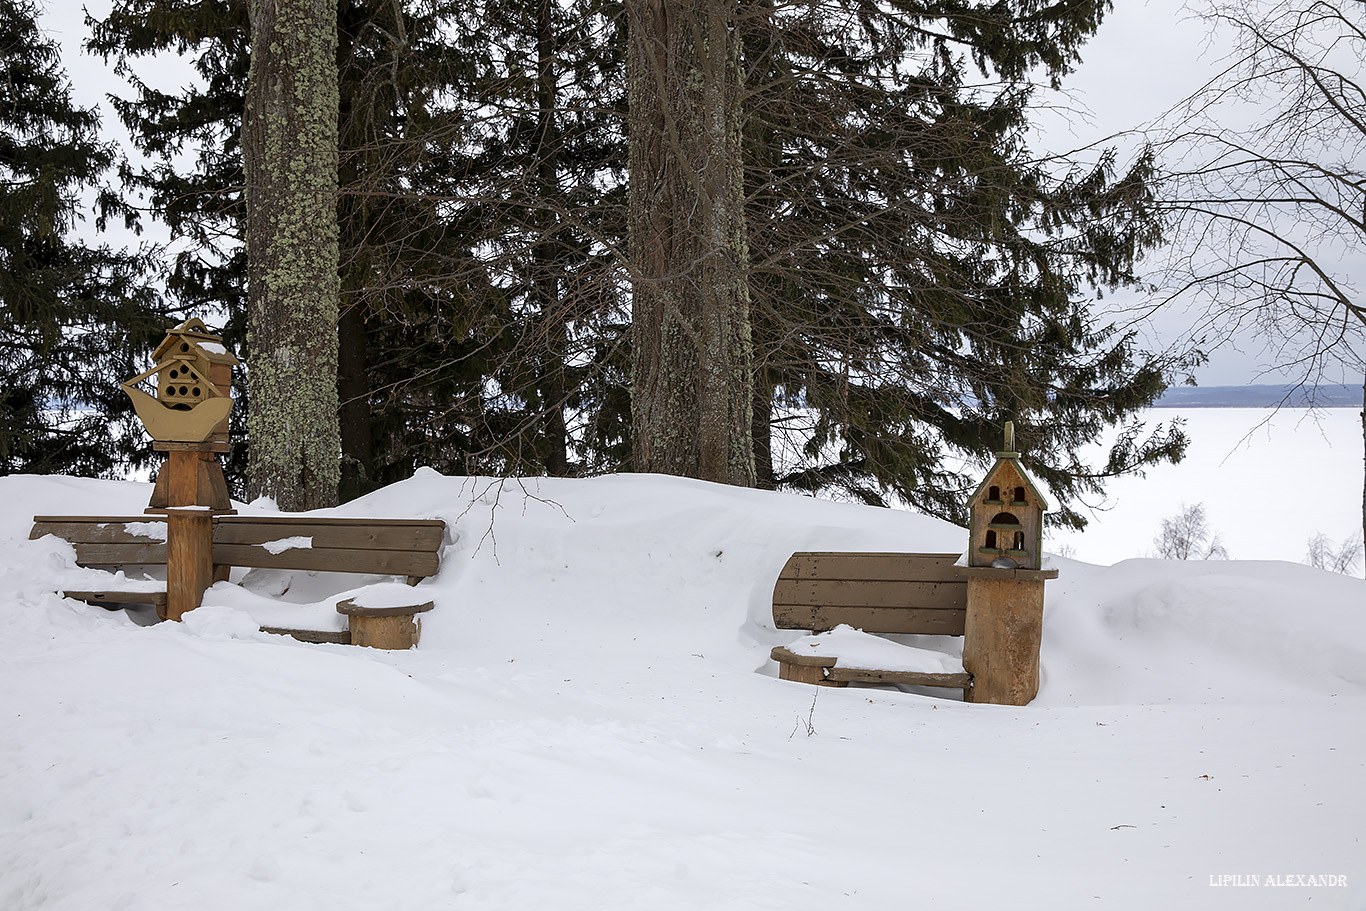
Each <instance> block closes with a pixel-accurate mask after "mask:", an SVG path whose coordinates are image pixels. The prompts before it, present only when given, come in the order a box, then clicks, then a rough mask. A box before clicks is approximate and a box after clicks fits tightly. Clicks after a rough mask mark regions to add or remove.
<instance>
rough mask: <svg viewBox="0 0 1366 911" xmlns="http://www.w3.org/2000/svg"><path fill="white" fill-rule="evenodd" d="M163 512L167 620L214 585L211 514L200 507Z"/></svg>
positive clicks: (180, 613) (188, 607)
mask: <svg viewBox="0 0 1366 911" xmlns="http://www.w3.org/2000/svg"><path fill="white" fill-rule="evenodd" d="M165 512H166V619H167V620H179V619H180V618H181V617H182V616H184V615H185V613H186V612H187V611H192V610H194V609H195V608H196V607H198V606H199V604H200V602H201V601H203V599H204V591H205V589H207V588H208V587H209V586H210V585H212V584H213V576H214V568H213V516H212V515H211V514H210V513H209V512H208V511H207V510H203V509H193V510H192V509H167V510H166V511H165Z"/></svg>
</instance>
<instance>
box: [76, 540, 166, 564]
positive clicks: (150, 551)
mask: <svg viewBox="0 0 1366 911" xmlns="http://www.w3.org/2000/svg"><path fill="white" fill-rule="evenodd" d="M72 546H74V547H75V548H76V562H77V563H78V564H79V565H81V566H130V565H133V566H137V565H143V566H155V565H162V564H164V563H165V562H166V545H165V544H164V543H160V542H158V543H155V544H148V543H143V544H74V545H72Z"/></svg>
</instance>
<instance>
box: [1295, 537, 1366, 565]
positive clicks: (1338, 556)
mask: <svg viewBox="0 0 1366 911" xmlns="http://www.w3.org/2000/svg"><path fill="white" fill-rule="evenodd" d="M1361 554H1362V535H1361V532H1360V531H1358V532H1356V533H1355V534H1353V535H1351V536H1349V537H1348V538H1347V540H1345V541H1343V542H1342V544H1340V545H1334V544H1333V542H1332V541H1331V540H1330V539H1329V538H1328V536H1327V535H1325V534H1324V533H1323V532H1319V533H1318V534H1316V535H1314V536H1313V537H1312V538H1310V539H1309V551H1308V553H1306V554H1305V557H1304V562H1306V563H1308V564H1309V565H1310V566H1312V567H1314V568H1315V569H1326V570H1328V571H1329V572H1335V573H1342V574H1343V575H1345V576H1350V575H1353V574H1354V573H1355V572H1356V568H1357V564H1358V563H1360V562H1361Z"/></svg>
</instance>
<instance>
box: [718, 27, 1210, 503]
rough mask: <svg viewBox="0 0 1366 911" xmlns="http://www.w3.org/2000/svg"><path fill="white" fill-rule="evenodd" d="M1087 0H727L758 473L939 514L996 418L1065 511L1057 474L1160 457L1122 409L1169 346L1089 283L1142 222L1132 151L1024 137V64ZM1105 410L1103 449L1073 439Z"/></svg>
mask: <svg viewBox="0 0 1366 911" xmlns="http://www.w3.org/2000/svg"><path fill="white" fill-rule="evenodd" d="M1106 8H1107V4H1105V3H1103V2H1099V0H1097V2H1083V3H1077V4H1069V5H1067V6H1066V7H1051V6H1050V7H1040V6H1036V5H1033V4H1028V3H1020V4H1009V5H1007V4H999V3H998V4H983V3H975V2H960V0H954V2H950V3H935V4H918V3H909V4H898V5H897V6H896V7H894V8H868V9H864V8H862V7H860V9H861V10H863V12H862V13H861V14H860V15H858V16H855V15H853V11H852V10H850V11H849V15H848V16H835V15H831V14H829V12H828V11H823V12H822V14H817V13H816V12H815V11H814V10H812V9H811V8H807V7H797V8H792V7H785V8H781V10H779V8H777V7H775V6H774V5H773V4H771V3H765V2H762V0H758V2H755V3H754V4H753V5H752V6H751V7H750V8H749V12H748V15H746V16H745V17H743V20H742V21H743V26H742V29H743V32H744V36H745V40H744V49H745V61H746V89H747V93H748V94H747V99H748V110H747V120H746V127H745V137H746V156H747V157H746V164H747V171H746V173H747V199H748V205H749V210H748V221H749V238H750V249H751V258H752V262H753V267H752V269H751V272H750V279H751V293H752V296H753V301H754V314H755V315H754V324H755V347H756V365H757V366H756V375H757V382H756V401H755V413H756V424H755V426H756V430H755V438H756V451H757V452H758V453H759V455H760V459H759V476H760V480H761V483H765V482H766V483H767V484H768V485H772V486H780V487H795V488H798V489H804V490H820V489H837V490H843V491H845V492H847V493H849V494H852V495H853V496H855V497H857V498H859V499H860V500H862V501H864V502H869V503H878V504H881V503H887V502H895V501H900V502H908V503H912V504H915V505H916V506H918V507H920V508H922V509H924V510H926V511H929V512H932V513H934V514H938V515H943V516H946V517H950V518H961V515H960V513H961V509H962V503H963V500H964V496H965V494H966V493H967V492H969V491H970V489H971V483H972V481H973V477H974V474H973V472H974V470H975V468H974V466H975V465H980V464H981V462H982V461H983V460H984V459H985V458H986V457H987V456H988V455H989V453H991V452H992V451H993V450H994V449H995V448H997V447H998V446H999V442H1000V437H999V434H1000V425H1001V423H1002V422H1003V421H1004V420H1006V419H1013V420H1015V422H1016V427H1017V428H1018V435H1019V438H1020V440H1021V445H1022V448H1023V449H1024V451H1025V453H1026V457H1027V460H1028V461H1029V464H1030V467H1031V469H1032V470H1033V471H1034V472H1035V473H1036V474H1037V475H1038V476H1040V477H1042V478H1043V479H1044V480H1046V481H1047V482H1048V483H1049V485H1050V486H1051V487H1052V488H1053V490H1054V491H1055V492H1056V493H1057V494H1058V495H1059V498H1060V499H1061V500H1062V501H1063V504H1064V509H1063V510H1061V511H1060V512H1059V513H1057V515H1058V516H1059V517H1060V518H1062V519H1063V520H1064V521H1068V522H1072V523H1075V522H1077V521H1079V516H1077V515H1076V514H1075V513H1074V512H1071V511H1070V510H1068V509H1066V508H1065V504H1066V503H1067V502H1068V501H1070V500H1071V499H1073V498H1074V497H1075V495H1076V494H1078V493H1080V492H1085V491H1093V490H1096V489H1098V482H1099V480H1100V479H1101V478H1103V477H1105V476H1108V475H1112V474H1116V473H1121V472H1124V471H1128V470H1132V469H1133V468H1135V467H1137V466H1141V465H1142V464H1145V463H1148V462H1151V461H1154V460H1158V459H1165V458H1172V457H1177V456H1179V454H1180V452H1181V450H1182V446H1183V439H1182V438H1181V436H1180V434H1179V433H1173V432H1171V431H1170V430H1167V429H1161V428H1159V430H1158V432H1156V433H1154V434H1152V435H1149V436H1146V437H1144V436H1142V435H1141V434H1139V433H1138V431H1137V428H1136V427H1134V426H1133V425H1132V423H1131V422H1129V421H1127V419H1128V418H1129V417H1130V416H1131V415H1132V414H1133V412H1135V411H1136V410H1138V409H1140V408H1142V407H1144V406H1146V405H1148V404H1150V403H1151V402H1152V401H1153V399H1155V397H1156V396H1157V395H1158V394H1159V393H1160V392H1161V390H1162V388H1163V387H1164V383H1165V377H1166V375H1167V373H1168V372H1169V371H1170V369H1171V368H1172V367H1173V366H1174V365H1172V364H1169V363H1167V362H1166V361H1165V360H1164V359H1163V358H1162V357H1160V356H1158V357H1150V356H1146V355H1144V354H1143V353H1142V352H1140V351H1138V350H1137V349H1136V346H1135V343H1134V339H1133V337H1132V336H1130V335H1126V334H1124V333H1119V332H1116V331H1114V330H1113V329H1110V328H1108V327H1106V326H1104V325H1098V324H1097V323H1096V322H1095V320H1094V319H1093V318H1092V316H1091V313H1090V307H1091V304H1092V301H1090V300H1088V297H1093V296H1094V295H1095V294H1096V293H1098V292H1099V291H1103V290H1107V289H1110V288H1113V287H1116V286H1119V285H1132V284H1135V283H1136V282H1137V275H1136V271H1135V267H1136V263H1137V262H1138V259H1139V257H1140V256H1141V255H1142V252H1143V251H1144V250H1145V249H1146V248H1148V247H1150V246H1151V245H1153V244H1155V243H1156V242H1158V241H1159V240H1160V224H1159V222H1158V219H1157V218H1156V216H1155V215H1154V209H1153V200H1152V193H1151V190H1150V188H1149V184H1150V182H1151V180H1152V177H1153V174H1152V167H1151V162H1150V161H1148V160H1147V159H1142V158H1141V159H1140V160H1138V161H1137V162H1136V163H1135V164H1134V165H1133V166H1132V167H1131V168H1130V169H1129V170H1128V171H1127V172H1125V173H1123V174H1118V173H1116V171H1115V168H1114V164H1113V160H1112V158H1111V157H1109V156H1106V157H1104V158H1102V159H1101V160H1100V161H1099V162H1098V163H1095V164H1092V165H1091V166H1089V167H1082V166H1079V165H1072V164H1070V163H1068V162H1067V161H1059V160H1053V161H1048V160H1046V159H1040V158H1038V157H1036V156H1035V155H1033V154H1032V153H1031V152H1030V150H1029V149H1028V148H1027V146H1026V144H1025V142H1024V137H1025V135H1026V132H1027V128H1028V119H1027V118H1028V115H1029V105H1030V101H1031V97H1032V94H1033V92H1034V91H1036V89H1035V87H1034V85H1033V83H1032V82H1031V80H1032V79H1035V78H1040V77H1042V78H1044V79H1055V78H1058V77H1060V76H1061V75H1062V74H1064V73H1066V72H1067V70H1068V68H1069V67H1070V66H1071V65H1072V64H1073V63H1074V62H1075V61H1076V60H1077V59H1078V55H1079V53H1080V48H1081V45H1082V42H1083V41H1084V40H1085V39H1086V38H1087V37H1088V36H1089V35H1090V34H1092V33H1093V31H1094V29H1095V28H1096V27H1097V25H1098V24H1099V21H1100V18H1101V16H1102V14H1103V12H1104V11H1105V9H1106ZM760 414H763V415H770V414H771V415H772V420H761V419H760V418H759V415H760ZM1116 423H1126V429H1125V431H1124V432H1122V433H1121V434H1120V436H1119V442H1118V443H1117V444H1116V445H1115V447H1114V448H1113V450H1112V451H1111V453H1110V454H1109V457H1108V459H1107V463H1106V464H1105V465H1104V466H1100V467H1093V466H1089V465H1086V464H1084V463H1083V462H1081V461H1080V460H1079V459H1078V457H1077V455H1076V452H1077V449H1078V448H1079V447H1080V446H1081V445H1082V444H1083V443H1085V442H1087V441H1089V440H1092V439H1094V438H1095V437H1096V436H1097V435H1099V434H1100V433H1101V431H1102V430H1103V429H1104V428H1105V427H1106V426H1109V425H1113V424H1116ZM965 458H966V461H967V464H966V465H964V459H965Z"/></svg>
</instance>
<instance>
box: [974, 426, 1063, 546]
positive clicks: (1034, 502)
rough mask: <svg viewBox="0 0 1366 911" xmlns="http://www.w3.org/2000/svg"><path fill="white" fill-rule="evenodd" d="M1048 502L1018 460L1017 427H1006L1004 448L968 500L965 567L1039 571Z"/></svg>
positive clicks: (997, 454)
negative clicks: (966, 559)
mask: <svg viewBox="0 0 1366 911" xmlns="http://www.w3.org/2000/svg"><path fill="white" fill-rule="evenodd" d="M1047 509H1048V501H1047V500H1045V499H1044V498H1043V495H1042V494H1041V493H1039V490H1038V488H1036V487H1035V486H1034V482H1033V481H1031V480H1030V479H1029V475H1027V474H1026V473H1025V470H1024V466H1022V465H1021V464H1020V454H1019V453H1018V452H1016V451H1015V426H1014V424H1012V423H1010V422H1009V421H1007V422H1006V426H1005V448H1004V449H1003V450H1002V451H1001V452H998V453H996V464H995V465H993V466H991V470H990V471H988V472H987V476H986V477H985V478H984V479H983V480H982V483H981V484H980V485H979V486H978V487H977V491H976V492H975V493H974V494H973V495H972V498H971V499H970V500H969V501H968V510H969V513H970V516H971V518H970V522H969V526H968V536H969V545H968V566H988V567H989V566H996V567H997V568H1004V569H1016V568H1019V569H1040V568H1042V560H1043V514H1044V512H1045V511H1047Z"/></svg>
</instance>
